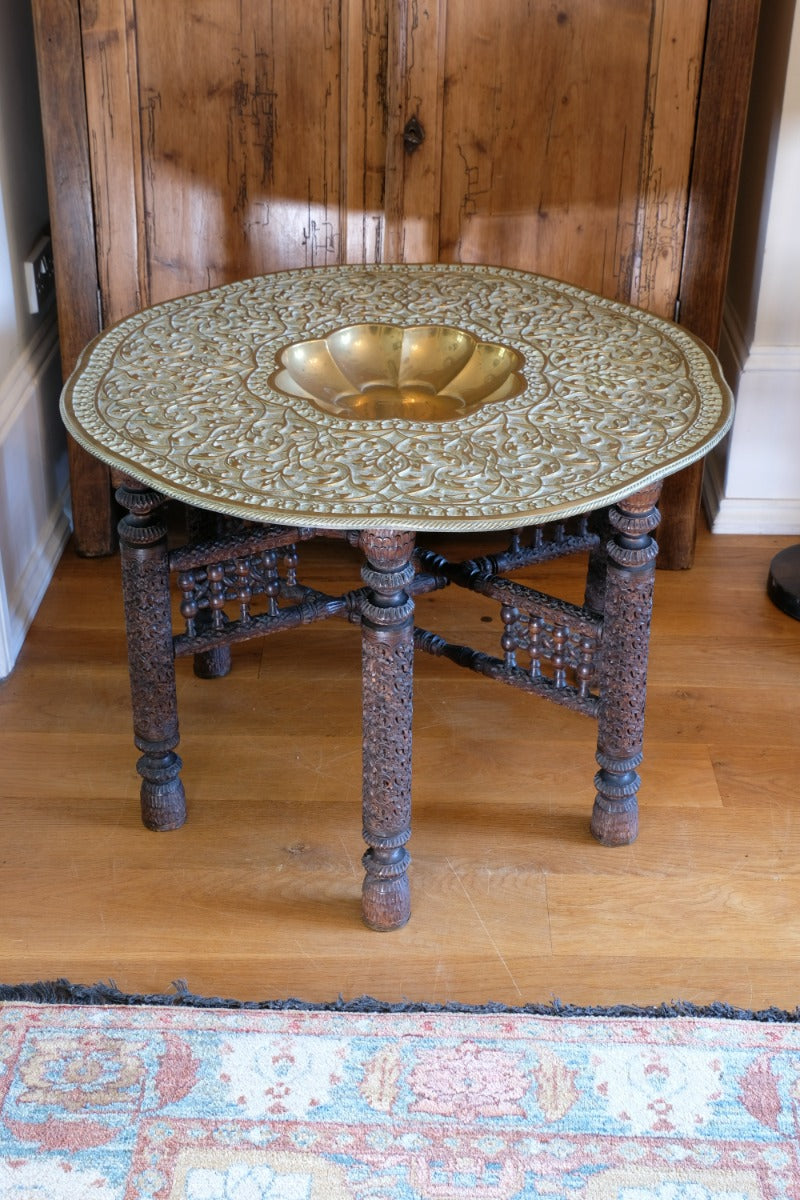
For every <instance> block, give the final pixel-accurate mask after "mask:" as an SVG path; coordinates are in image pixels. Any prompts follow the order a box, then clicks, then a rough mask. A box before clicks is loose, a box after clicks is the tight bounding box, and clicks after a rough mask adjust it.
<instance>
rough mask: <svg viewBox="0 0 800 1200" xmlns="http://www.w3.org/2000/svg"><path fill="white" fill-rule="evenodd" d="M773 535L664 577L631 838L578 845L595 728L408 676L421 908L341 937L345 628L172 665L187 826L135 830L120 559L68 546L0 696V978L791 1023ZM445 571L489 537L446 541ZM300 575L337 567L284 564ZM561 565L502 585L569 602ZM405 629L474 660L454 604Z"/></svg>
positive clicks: (798, 869) (468, 619) (789, 796)
mask: <svg viewBox="0 0 800 1200" xmlns="http://www.w3.org/2000/svg"><path fill="white" fill-rule="evenodd" d="M791 542H792V539H787V538H761V537H750V538H747V537H741V538H738V537H724V538H723V537H713V536H711V535H710V534H708V533H707V532H706V531H702V532H701V535H700V538H699V543H698V551H697V561H696V565H695V566H694V567H693V569H692V570H690V571H688V572H675V573H672V572H659V573H658V578H657V585H656V608H655V617H654V624H653V640H652V650H651V665H650V678H649V687H648V714H647V731H646V747H645V751H646V753H645V763H644V766H643V768H642V777H643V784H642V790H641V794H640V798H641V805H642V817H641V832H640V836H639V839H638V840H637V842H636V843H634V845H632V846H628V847H623V848H620V849H617V850H609V849H605V848H603V847H601V846H599V845H597V844H596V843H595V842H594V841H593V840H592V838H591V836H590V835H589V832H588V820H589V814H590V811H591V805H592V799H593V794H594V789H593V785H592V779H593V775H594V771H595V764H594V745H595V728H594V725H593V723H592V722H591V721H589V720H588V719H586V718H584V717H581V716H578V715H575V714H573V713H569V712H567V711H565V710H562V709H560V708H558V707H556V706H555V705H549V704H546V703H544V702H541V701H536V700H534V699H532V698H530V697H528V696H524V695H522V694H520V693H518V692H515V691H513V690H512V689H510V688H505V687H502V686H500V685H498V684H494V683H492V682H490V681H488V680H486V679H482V678H478V677H475V676H473V675H472V674H470V673H467V672H463V671H460V670H459V668H457V667H455V666H454V665H453V664H451V663H448V662H445V661H442V660H436V659H431V658H427V657H421V658H418V663H417V680H416V694H415V761H414V823H413V836H412V842H411V850H412V855H413V860H414V861H413V865H412V868H411V881H412V903H413V915H412V920H411V922H410V924H409V925H408V926H407V927H406V928H405V929H403V930H400V931H398V932H396V933H392V934H385V935H380V934H376V933H373V932H370V931H369V930H367V929H365V928H364V927H363V926H362V924H361V923H360V919H359V896H360V887H361V876H362V869H361V864H360V858H361V854H362V851H363V843H362V841H361V819H360V697H359V654H360V651H359V639H358V631H357V629H355V628H354V627H352V626H349V625H347V624H346V623H344V622H333V621H332V622H327V623H325V624H324V625H318V626H315V627H312V628H308V629H303V630H300V631H297V632H296V633H289V634H285V635H280V636H278V637H274V638H271V639H268V640H266V641H263V642H253V643H248V644H246V645H244V646H240V647H238V648H237V649H236V650H235V655H234V656H235V668H234V672H233V673H232V674H231V675H230V676H229V677H228V678H227V679H224V680H213V681H202V680H198V679H196V678H195V677H194V676H193V674H192V671H191V663H190V662H189V661H182V662H181V663H180V664H179V671H178V675H179V683H178V687H179V702H180V713H181V725H182V731H183V739H182V743H181V754H182V756H183V758H184V762H185V769H184V779H185V784H186V789H187V794H188V796H189V811H190V817H189V821H188V822H187V824H186V825H185V826H184V828H183V829H181V830H179V831H176V832H173V833H169V834H160V835H159V834H154V833H150V832H148V831H147V830H145V829H144V828H143V827H142V825H141V823H140V821H139V813H138V782H139V781H138V777H137V775H136V772H135V769H134V764H135V759H136V752H135V750H134V748H133V745H132V740H131V734H130V718H129V707H128V705H129V697H128V680H127V668H126V658H125V641H124V634H123V629H122V616H121V603H120V590H119V563H118V561H117V560H116V559H106V560H80V559H78V558H76V557H75V556H74V554H73V553H72V552H71V551H69V550H68V551H67V553H66V555H65V556H64V559H63V561H62V563H61V564H60V566H59V568H58V571H57V573H56V576H55V578H54V580H53V583H52V585H51V587H50V589H49V591H48V594H47V596H46V597H45V600H44V602H43V604H42V606H41V609H40V611H39V613H38V615H37V617H36V620H35V622H34V625H33V627H32V629H31V631H30V634H29V636H28V639H27V641H26V644H25V646H24V648H23V652H22V655H21V657H20V660H19V663H18V665H17V667H16V669H15V671H14V673H13V674H12V676H11V677H10V678H9V679H8V680H6V681H5V682H3V683H2V684H0V787H1V788H2V798H3V800H4V805H3V813H4V821H3V832H2V838H0V863H1V864H2V873H3V903H2V908H1V909H0V980H2V981H4V982H8V983H15V982H21V981H25V980H35V979H45V978H54V977H65V978H68V979H71V980H73V981H75V982H82V983H92V982H95V981H97V980H109V979H112V980H113V981H114V982H115V983H116V984H117V986H119V987H120V988H122V989H123V990H126V991H131V992H154V991H156V992H162V991H166V990H168V989H169V988H170V986H171V984H172V983H173V982H174V981H178V980H181V981H185V983H186V985H187V986H188V987H189V988H190V990H192V991H194V992H197V993H200V994H205V995H218V996H226V997H234V998H238V999H251V1000H252V999H268V998H276V997H285V996H299V997H302V998H304V999H307V1000H311V1001H324V1000H331V999H333V998H335V997H336V996H338V995H342V996H345V997H353V996H358V995H362V994H369V995H373V996H377V997H379V998H381V999H384V1000H401V999H409V1000H420V1001H430V1002H446V1001H448V1000H452V1001H459V1002H463V1003H472V1004H482V1003H485V1002H487V1001H499V1002H505V1003H508V1004H522V1003H536V1002H545V1003H546V1002H548V1001H549V1000H551V999H552V998H554V997H557V998H559V999H560V1000H562V1001H563V1002H565V1003H574V1004H597V1005H605V1004H613V1003H626V1004H654V1003H659V1002H661V1001H670V1000H674V999H680V1000H685V1001H691V1002H694V1003H699V1004H702V1003H709V1002H711V1001H716V1000H720V1001H726V1002H729V1003H732V1004H737V1005H742V1006H745V1007H748V1008H761V1007H765V1006H768V1005H777V1006H779V1007H782V1008H794V1007H795V1006H796V1005H798V1003H800V969H799V968H800V918H798V913H799V912H800V808H798V806H797V803H796V795H797V780H798V777H799V776H800V720H799V719H798V717H799V716H800V684H799V682H798V681H800V623H798V622H795V621H793V620H791V619H790V618H788V617H786V616H785V615H784V614H782V613H780V612H779V611H778V610H777V609H775V608H774V607H773V606H772V605H771V604H770V602H769V600H768V598H767V597H766V594H765V582H766V576H767V571H768V568H769V563H770V560H771V558H772V556H773V555H774V554H775V553H777V551H778V550H780V549H782V548H783V547H784V546H786V545H788V544H791ZM449 543H450V553H451V556H452V557H461V556H463V555H465V554H468V553H472V552H476V551H477V552H482V553H486V552H490V551H491V550H492V549H494V548H495V547H494V543H489V544H488V545H487V544H485V543H484V542H483V541H481V542H478V543H477V544H476V543H474V542H472V541H470V539H467V538H452V539H449ZM301 562H302V563H304V564H305V567H304V571H303V574H304V576H305V577H307V578H308V579H309V582H316V583H318V584H319V586H322V587H325V588H330V589H331V590H339V589H341V588H345V587H353V586H358V585H359V578H358V565H359V560H358V556H357V554H355V552H353V551H352V550H350V549H349V548H348V547H346V546H345V545H343V544H341V543H336V544H335V545H333V546H325V547H319V548H317V547H304V548H302V552H301ZM582 572H583V561H582V560H581V559H576V560H568V561H562V562H560V563H556V564H550V565H547V566H545V567H543V568H540V569H539V570H538V571H537V572H535V573H534V572H526V573H525V575H523V576H521V578H524V579H528V580H529V581H530V582H531V583H533V585H534V586H536V587H538V588H540V590H543V591H551V592H552V593H553V594H555V595H563V596H565V597H566V598H568V599H572V600H575V601H580V599H581V593H582V577H583V576H582ZM417 621H418V623H419V624H421V625H424V626H427V627H429V628H434V629H436V630H437V631H439V632H442V633H443V634H445V635H446V636H448V637H450V638H452V639H453V640H462V641H464V642H468V643H471V644H473V645H475V646H477V647H478V648H483V649H487V650H490V651H492V652H496V647H497V644H498V637H499V634H500V631H501V622H500V621H499V614H498V612H497V609H496V607H494V606H492V605H491V604H490V603H488V602H485V601H483V600H481V599H479V598H476V597H474V596H472V595H470V594H467V593H463V592H459V591H456V589H454V588H451V589H449V590H448V591H447V592H446V593H443V594H438V595H435V596H426V597H421V598H420V599H419V602H418V606H417Z"/></svg>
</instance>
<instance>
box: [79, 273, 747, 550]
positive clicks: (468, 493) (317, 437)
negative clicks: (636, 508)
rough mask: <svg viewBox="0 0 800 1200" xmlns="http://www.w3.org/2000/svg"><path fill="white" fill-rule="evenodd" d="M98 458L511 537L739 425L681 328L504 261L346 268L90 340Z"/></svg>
mask: <svg viewBox="0 0 800 1200" xmlns="http://www.w3.org/2000/svg"><path fill="white" fill-rule="evenodd" d="M62 413H63V416H64V420H65V423H66V425H67V428H68V429H69V430H70V432H71V433H72V434H73V436H74V437H75V438H76V440H77V441H78V442H79V443H80V444H81V445H83V446H84V447H85V448H86V449H87V450H88V451H89V452H90V453H92V454H95V455H96V456H97V457H98V458H100V459H102V460H103V461H105V462H107V463H109V465H111V466H112V467H115V468H116V469H118V470H121V471H123V472H125V473H127V474H129V475H131V476H132V477H133V478H135V479H139V480H141V481H142V482H145V483H148V484H150V486H152V487H155V488H156V489H157V490H159V491H161V492H163V493H165V494H167V495H169V496H173V497H175V498H177V499H179V500H186V501H188V502H189V503H190V504H196V505H199V506H200V507H203V506H209V507H213V508H214V509H216V510H217V511H220V512H226V513H230V514H231V515H232V516H236V517H245V518H250V519H253V520H261V521H275V522H277V523H278V524H285V525H289V524H302V525H309V526H320V525H325V526H327V527H330V528H339V529H364V528H380V527H388V528H395V529H407V530H411V529H413V530H442V531H444V530H452V531H458V530H488V529H509V528H512V527H514V526H522V525H533V524H539V523H543V522H546V521H553V520H563V519H565V518H567V517H569V516H573V515H576V514H578V513H582V512H589V511H591V510H592V509H595V508H599V507H601V506H602V505H605V504H612V503H614V502H615V501H616V500H617V499H619V498H621V497H623V496H626V495H629V494H630V493H632V492H634V491H636V490H638V489H640V488H642V487H645V486H646V485H647V484H649V483H651V482H654V481H656V480H660V479H663V478H664V476H666V475H669V474H671V473H672V472H673V471H677V470H679V469H680V468H681V467H684V466H687V465H688V464H689V463H691V462H694V461H695V460H696V459H698V458H701V457H702V456H703V455H704V454H705V453H706V452H707V451H708V450H709V449H710V448H711V446H713V445H714V444H715V443H716V442H718V441H719V440H720V438H722V437H723V435H724V434H725V432H726V430H727V429H728V427H729V425H730V421H731V417H732V403H731V395H730V390H729V389H728V387H727V385H726V383H725V381H724V379H723V378H722V374H721V372H720V369H719V364H718V363H717V361H716V359H715V357H714V355H713V354H712V353H711V351H710V350H708V348H707V347H706V346H704V345H703V344H702V343H701V342H699V341H698V340H697V339H696V338H694V337H693V336H692V335H691V334H690V333H688V332H687V331H686V330H683V329H681V328H679V327H678V326H677V325H674V324H672V322H670V321H665V320H662V319H661V318H659V317H656V316H653V315H651V314H649V313H646V312H642V311H640V310H638V309H635V308H632V307H631V306H630V305H627V304H621V303H618V302H616V301H612V300H608V299H605V298H604V297H600V296H596V295H593V294H592V293H590V292H587V291H584V290H582V289H581V288H576V287H573V286H571V285H569V284H565V283H559V282H556V281H555V280H552V279H545V278H543V277H541V276H537V275H531V274H527V273H526V272H523V271H514V270H509V269H505V268H499V267H483V266H465V265H461V264H438V265H404V264H402V265H384V264H381V265H367V266H334V267H324V268H316V269H310V270H295V271H282V272H276V273H275V274H272V275H262V276H260V277H258V278H256V279H249V280H243V281H240V282H237V283H230V284H225V285H223V286H222V287H217V288H214V289H213V290H212V291H209V292H203V293H199V294H197V295H191V296H182V297H179V298H177V299H174V300H167V301H165V302H164V303H162V304H157V305H155V306H153V307H152V308H149V309H146V310H144V311H143V312H140V313H136V314H135V315H133V316H130V317H126V318H125V319H124V320H123V321H121V322H119V324H117V325H116V326H114V327H112V328H111V329H107V330H105V331H104V332H103V333H101V334H100V335H99V336H98V337H97V338H96V339H95V341H94V342H93V343H92V344H90V345H89V346H88V347H87V348H86V350H85V351H84V353H83V355H82V356H81V359H80V361H79V363H78V366H77V368H76V370H75V372H74V373H73V375H72V377H71V379H70V380H69V381H68V382H67V384H66V386H65V388H64V392H63V395H62Z"/></svg>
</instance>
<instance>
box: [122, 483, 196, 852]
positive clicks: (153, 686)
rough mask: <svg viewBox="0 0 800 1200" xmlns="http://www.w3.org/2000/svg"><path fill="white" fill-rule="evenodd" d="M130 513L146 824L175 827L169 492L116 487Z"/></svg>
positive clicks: (128, 546) (126, 543) (127, 539)
mask: <svg viewBox="0 0 800 1200" xmlns="http://www.w3.org/2000/svg"><path fill="white" fill-rule="evenodd" d="M116 497H117V500H118V501H119V503H120V504H121V505H122V507H123V508H125V509H127V510H128V515H127V516H125V517H123V519H122V520H121V521H120V524H119V540H120V557H121V562H122V591H123V601H124V606H125V625H126V629H127V635H128V666H129V671H130V684H131V702H132V707H133V732H134V741H135V743H136V745H137V747H138V748H139V750H141V751H142V756H141V758H140V759H139V761H138V763H137V764H136V769H137V771H138V772H139V774H140V776H141V778H142V784H141V804H142V821H143V822H144V824H145V825H146V826H147V827H148V829H155V830H167V829H177V828H178V827H179V826H180V825H182V824H183V822H184V821H185V820H186V797H185V795H184V791H183V784H182V783H181V779H180V770H181V766H182V763H181V760H180V758H179V757H178V755H177V754H176V753H175V747H176V746H177V745H178V740H179V734H178V704H177V695H176V690H175V658H174V652H173V644H172V615H171V607H170V586H169V563H168V558H167V526H166V523H165V521H164V520H163V506H164V504H165V499H164V497H163V496H162V495H161V494H160V493H159V492H155V491H152V490H151V489H150V488H148V487H145V486H144V485H142V484H139V483H136V482H135V481H134V480H125V481H124V482H123V484H122V485H121V486H120V487H119V488H118V489H117V493H116Z"/></svg>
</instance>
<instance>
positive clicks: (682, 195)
mask: <svg viewBox="0 0 800 1200" xmlns="http://www.w3.org/2000/svg"><path fill="white" fill-rule="evenodd" d="M400 8H401V9H405V10H407V11H406V14H405V15H406V20H407V21H408V12H409V11H410V12H413V13H414V14H415V15H414V18H413V21H412V22H411V24H412V30H410V31H409V32H408V34H407V35H406V37H405V39H404V42H403V45H402V47H401V48H402V50H403V51H404V52H405V61H404V62H401V63H399V64H398V65H397V67H396V71H395V74H396V76H397V77H398V78H402V79H404V80H405V81H406V88H405V91H406V109H405V110H404V112H403V113H402V114H401V118H400V119H402V118H403V117H405V118H406V119H408V118H409V117H410V116H414V117H416V118H417V119H418V120H419V121H420V123H421V124H422V126H423V128H424V129H425V131H426V137H425V141H424V142H423V144H422V145H421V146H420V148H419V149H418V150H415V151H414V152H413V153H412V154H411V155H410V156H408V157H407V159H406V161H405V162H404V164H403V168H402V170H400V171H396V172H395V174H394V176H393V178H392V179H390V183H392V182H393V183H394V195H391V194H390V198H389V208H390V211H391V212H393V214H394V215H395V219H396V220H397V221H398V223H399V229H398V230H397V231H396V232H395V235H394V238H393V244H394V246H395V247H396V248H397V251H398V253H399V254H401V255H402V256H403V257H405V258H406V259H414V258H415V259H417V260H420V259H424V258H426V257H434V258H438V259H440V260H443V261H460V262H485V263H494V264H501V265H504V266H511V267H520V268H522V269H527V270H533V271H537V272H540V273H542V274H545V275H552V276H555V277H557V278H560V279H565V280H567V281H569V282H572V283H576V284H578V285H580V286H583V287H587V288H590V289H591V290H593V291H596V292H600V293H602V294H603V295H605V296H609V297H612V298H616V299H620V300H626V301H631V302H632V303H635V304H639V305H641V306H642V307H644V308H647V309H649V310H651V311H653V312H657V313H658V314H659V315H662V316H667V317H672V316H673V314H674V311H675V302H676V299H677V296H678V288H679V282H680V269H681V261H682V255H683V230H684V225H685V216H686V210H687V203H688V192H689V176H690V168H691V162H692V151H693V146H694V130H695V119H696V111H697V102H698V92H699V84H700V74H701V65H702V57H703V45H704V38H705V29H706V16H707V12H706V10H707V5H706V3H705V0H625V3H620V2H619V0H564V2H563V3H560V4H550V3H539V4H535V3H534V4H531V3H529V2H528V0H494V2H491V0H451V2H450V3H449V4H448V5H447V7H446V11H445V10H444V9H443V6H442V5H440V6H439V7H438V8H437V6H436V5H431V6H426V11H425V12H424V13H423V12H420V11H419V9H418V7H417V6H416V5H413V4H406V5H401V6H400ZM420 8H421V6H420ZM430 60H434V61H438V62H440V63H441V64H442V66H441V70H440V71H439V73H438V77H437V81H438V84H439V86H438V89H434V87H433V86H432V84H431V80H433V79H434V74H435V73H434V72H433V71H432V70H431V68H430ZM390 190H391V189H390ZM398 196H399V198H398ZM434 213H435V214H437V218H438V219H437V220H436V221H434V220H430V214H434ZM426 218H428V224H427V226H426V227H425V228H426V229H427V233H428V236H427V237H422V238H421V237H420V229H421V227H422V226H423V225H424V222H425V220H426Z"/></svg>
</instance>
